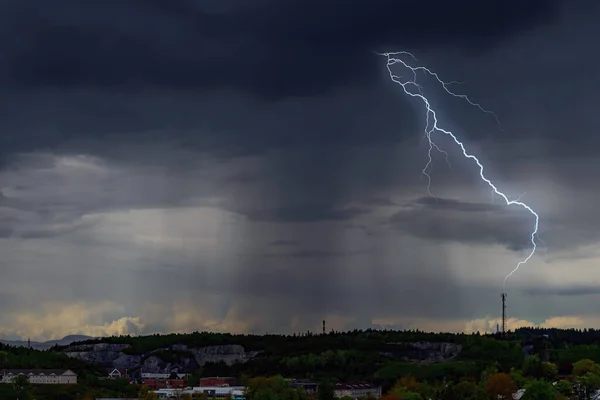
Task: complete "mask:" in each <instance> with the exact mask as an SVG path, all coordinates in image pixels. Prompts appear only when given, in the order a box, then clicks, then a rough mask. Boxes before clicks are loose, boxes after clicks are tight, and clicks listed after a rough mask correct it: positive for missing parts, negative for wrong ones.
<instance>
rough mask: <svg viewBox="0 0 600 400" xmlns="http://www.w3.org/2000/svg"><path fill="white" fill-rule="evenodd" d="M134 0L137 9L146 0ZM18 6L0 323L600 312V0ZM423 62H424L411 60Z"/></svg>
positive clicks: (420, 318) (542, 317) (147, 323)
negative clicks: (397, 78) (431, 132)
mask: <svg viewBox="0 0 600 400" xmlns="http://www.w3.org/2000/svg"><path fill="white" fill-rule="evenodd" d="M125 3H127V4H125ZM351 3H352V4H347V5H345V6H344V7H340V6H339V2H337V1H333V0H318V1H317V0H255V1H252V2H248V1H242V0H211V1H207V0H204V1H200V0H177V1H174V0H173V1H168V2H165V1H159V0H132V1H129V2H122V1H116V0H102V1H100V0H89V1H87V2H86V5H85V6H82V5H81V2H78V1H74V0H54V1H52V2H47V1H41V0H6V1H3V2H1V4H0V33H1V34H0V50H1V51H0V132H2V134H1V135H0V254H1V257H0V272H1V275H2V279H0V337H2V338H5V339H18V338H21V339H26V338H31V339H32V340H45V339H53V338H60V337H63V336H65V335H68V334H88V335H92V336H105V335H119V334H132V335H137V334H146V333H154V332H192V331H196V330H198V331H202V330H209V331H219V332H235V333H249V332H252V333H266V332H269V333H293V332H306V331H307V330H311V331H319V330H320V328H321V321H322V320H323V319H325V320H326V324H327V330H329V329H336V330H346V329H354V328H363V329H364V328H388V329H416V328H419V329H422V330H433V331H453V332H459V331H465V332H473V331H491V330H495V328H496V324H497V322H498V320H499V316H500V313H501V302H500V293H501V292H502V291H503V281H504V277H505V275H506V274H507V273H509V272H510V271H511V270H513V269H514V267H515V265H516V264H517V263H518V262H519V261H520V260H522V259H523V258H524V257H526V256H527V254H528V252H529V251H530V247H528V246H529V235H530V234H531V230H532V228H533V223H534V220H533V218H532V216H531V215H530V214H528V213H527V212H526V211H524V210H523V209H520V208H519V207H506V206H503V203H502V199H501V198H499V197H497V196H496V197H495V198H494V196H492V194H491V192H490V190H489V188H488V187H487V186H486V185H485V184H484V183H482V182H481V180H480V179H479V176H478V171H477V169H476V168H475V165H474V164H473V162H472V161H469V160H465V159H464V158H463V157H462V156H461V153H460V152H459V151H458V148H457V147H456V146H453V145H452V143H451V142H449V141H448V140H444V137H441V136H439V135H438V136H436V137H435V140H436V141H437V144H438V145H439V146H441V147H442V148H443V149H444V150H446V151H447V152H448V156H449V157H448V161H449V165H448V164H447V163H446V162H445V159H444V156H443V154H441V153H434V154H433V156H434V159H433V164H432V167H433V170H431V171H430V175H431V186H430V191H431V194H432V195H433V196H435V197H431V196H429V194H428V190H427V179H426V178H425V177H424V176H423V175H422V169H423V167H424V166H425V164H426V162H427V142H426V141H424V140H423V130H424V128H425V117H426V114H425V111H424V108H423V104H422V103H420V102H419V101H417V100H415V99H413V98H410V97H408V96H406V95H405V94H404V93H403V92H402V88H401V87H399V86H398V85H396V84H394V83H393V82H391V81H390V78H389V76H388V72H387V70H386V58H385V57H383V56H381V55H379V54H378V53H384V52H388V51H409V52H411V53H412V54H413V55H414V56H415V57H416V58H417V59H418V61H414V62H415V63H417V62H418V63H419V65H423V66H426V67H428V68H431V69H432V70H433V71H435V72H436V73H438V74H439V76H440V78H442V79H444V80H445V81H455V82H456V83H455V84H452V85H451V87H452V90H454V91H455V92H457V93H460V94H466V95H468V96H469V98H470V99H472V100H473V101H475V102H477V103H478V104H481V105H482V107H484V108H485V109H488V110H493V112H494V113H495V114H496V115H497V117H498V120H499V121H500V123H499V124H498V122H497V121H496V119H495V118H494V117H493V116H491V115H490V114H488V113H484V112H481V111H480V110H478V109H477V108H474V107H471V106H469V104H468V103H466V102H465V101H463V100H461V99H457V98H453V97H451V96H449V95H448V94H446V93H444V92H443V90H441V89H440V87H439V85H436V82H435V81H434V80H433V79H431V77H429V78H428V77H427V76H425V75H419V78H418V79H419V82H420V83H421V84H422V85H423V89H424V91H425V93H426V94H427V96H428V98H429V99H430V101H431V105H432V106H433V107H435V110H436V111H437V115H438V118H439V121H438V122H439V124H440V125H441V126H443V127H444V128H446V129H449V130H451V131H452V132H454V133H455V134H456V135H457V137H459V138H460V139H461V140H462V141H463V142H464V144H465V146H466V147H467V149H468V150H469V152H471V153H472V154H474V155H476V156H477V157H478V158H479V160H480V161H481V162H482V163H483V165H484V166H485V172H486V175H487V177H488V178H490V179H491V180H492V181H493V182H494V183H495V184H496V186H498V188H499V189H500V190H502V191H503V192H505V193H506V194H507V195H509V196H513V198H516V197H517V196H519V195H521V194H523V193H524V195H523V196H522V197H521V200H522V201H523V202H525V203H527V204H528V205H529V206H531V207H532V208H533V209H534V210H535V211H536V212H537V213H538V214H539V217H540V231H539V238H540V239H541V240H540V246H539V248H538V251H537V252H536V254H535V256H534V257H533V258H532V259H531V260H530V262H528V263H527V264H525V265H523V266H522V267H521V268H520V269H519V271H517V273H515V274H514V275H513V276H512V277H511V278H510V279H509V280H508V282H507V288H506V290H507V293H508V300H507V314H508V318H509V320H508V324H509V328H512V329H514V328H517V327H519V326H526V325H527V326H532V325H536V326H543V327H550V326H554V327H575V328H583V327H595V328H600V313H599V311H598V308H597V307H596V304H597V303H598V301H600V269H598V265H600V249H599V248H598V243H599V242H600V230H598V229H597V226H598V224H599V222H600V212H599V211H598V209H597V206H596V204H597V203H598V201H600V193H599V192H598V191H597V189H596V182H597V176H598V172H599V171H600V157H598V150H597V149H598V144H599V141H600V137H599V136H598V135H597V132H596V131H597V129H598V127H599V126H600V114H599V113H598V112H597V110H596V108H597V107H598V105H599V104H600V75H599V74H598V73H597V71H598V69H599V68H600V58H599V56H598V52H597V51H596V50H595V49H596V48H597V45H596V43H595V41H596V40H595V38H597V37H599V36H600V26H599V25H598V24H597V21H598V18H599V17H600V4H598V2H596V1H593V0H569V1H566V0H530V1H517V0H515V1H513V0H510V1H507V0H489V1H487V2H479V1H475V0H457V1H454V2H452V4H450V3H449V2H446V1H443V0H431V1H428V2H422V1H421V2H415V1H408V0H406V1H391V0H390V1H384V0H368V1H367V0H361V1H354V2H351ZM395 71H396V72H397V73H398V74H399V75H401V74H402V73H404V74H405V75H406V73H407V71H402V70H400V69H398V70H395Z"/></svg>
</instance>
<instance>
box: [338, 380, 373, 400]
mask: <svg viewBox="0 0 600 400" xmlns="http://www.w3.org/2000/svg"><path fill="white" fill-rule="evenodd" d="M333 394H334V396H335V397H337V398H342V397H345V396H349V397H352V398H353V399H358V398H361V397H365V396H367V395H369V394H371V395H373V396H375V397H377V398H379V397H381V386H373V385H370V384H368V383H349V384H342V383H338V384H337V385H335V389H334V391H333Z"/></svg>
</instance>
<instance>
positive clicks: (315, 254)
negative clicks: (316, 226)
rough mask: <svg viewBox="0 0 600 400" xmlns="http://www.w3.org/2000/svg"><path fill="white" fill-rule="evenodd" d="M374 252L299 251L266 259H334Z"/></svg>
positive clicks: (366, 250) (270, 255)
mask: <svg viewBox="0 0 600 400" xmlns="http://www.w3.org/2000/svg"><path fill="white" fill-rule="evenodd" d="M371 252H373V250H372V249H363V250H352V251H326V250H298V251H293V252H287V253H279V254H265V256H266V257H282V258H334V257H347V256H356V255H363V254H368V253H371Z"/></svg>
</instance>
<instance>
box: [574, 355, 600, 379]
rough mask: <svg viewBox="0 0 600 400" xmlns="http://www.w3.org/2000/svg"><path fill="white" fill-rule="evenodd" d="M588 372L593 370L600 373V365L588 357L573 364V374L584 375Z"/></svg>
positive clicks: (593, 372) (594, 372)
mask: <svg viewBox="0 0 600 400" xmlns="http://www.w3.org/2000/svg"><path fill="white" fill-rule="evenodd" d="M588 372H591V373H592V374H598V373H600V367H599V366H598V364H596V363H595V362H593V361H592V360H590V359H587V358H584V359H583V360H579V361H577V362H576V363H575V364H573V375H575V376H583V375H585V374H586V373H588Z"/></svg>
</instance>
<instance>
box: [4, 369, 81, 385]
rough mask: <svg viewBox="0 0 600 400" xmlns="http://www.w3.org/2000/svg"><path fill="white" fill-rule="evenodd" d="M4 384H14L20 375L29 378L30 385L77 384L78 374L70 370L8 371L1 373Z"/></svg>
mask: <svg viewBox="0 0 600 400" xmlns="http://www.w3.org/2000/svg"><path fill="white" fill-rule="evenodd" d="M1 374H2V380H0V382H2V383H12V382H13V379H14V378H15V377H17V376H19V375H25V376H27V377H28V378H29V383H32V384H34V385H37V384H49V385H74V384H77V374H76V373H75V372H73V371H71V370H70V369H7V370H4V371H1Z"/></svg>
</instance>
